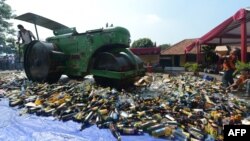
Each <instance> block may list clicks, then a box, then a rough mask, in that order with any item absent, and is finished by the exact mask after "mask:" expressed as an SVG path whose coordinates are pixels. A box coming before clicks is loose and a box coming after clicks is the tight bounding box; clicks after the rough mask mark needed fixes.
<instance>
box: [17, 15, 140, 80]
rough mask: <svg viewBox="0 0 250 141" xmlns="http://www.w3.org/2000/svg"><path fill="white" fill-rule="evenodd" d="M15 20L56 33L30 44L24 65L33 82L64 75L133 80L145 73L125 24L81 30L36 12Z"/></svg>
mask: <svg viewBox="0 0 250 141" xmlns="http://www.w3.org/2000/svg"><path fill="white" fill-rule="evenodd" d="M16 19H19V20H23V21H26V22H30V23H34V24H35V27H36V25H40V26H43V27H45V28H48V29H51V30H53V33H54V35H55V36H53V37H48V38H47V39H46V41H39V40H36V41H32V42H31V43H30V44H28V45H27V47H26V49H25V53H24V68H25V73H26V75H27V77H28V79H30V80H32V81H38V82H49V83H54V82H57V81H58V80H59V79H60V77H61V75H62V74H66V75H67V76H69V77H70V78H83V77H84V76H85V75H88V74H93V76H94V78H95V80H96V81H97V82H99V83H108V82H110V81H115V82H116V83H130V82H132V81H133V79H134V78H135V77H137V76H140V75H143V74H144V68H143V62H142V61H141V60H140V58H138V57H137V56H136V55H134V54H133V53H132V52H131V51H130V50H129V49H128V47H129V44H130V34H129V31H128V30H127V29H125V28H123V27H112V28H106V29H103V28H101V29H96V30H89V31H86V32H84V33H78V32H77V31H76V29H75V28H69V27H66V26H64V25H62V24H60V23H57V22H55V21H52V20H50V19H47V18H44V17H42V16H39V15H36V14H33V13H26V14H23V15H20V16H18V17H16ZM37 35H38V34H37Z"/></svg>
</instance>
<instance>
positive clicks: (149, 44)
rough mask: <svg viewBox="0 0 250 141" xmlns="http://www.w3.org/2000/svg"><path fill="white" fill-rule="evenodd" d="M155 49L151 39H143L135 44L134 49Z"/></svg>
mask: <svg viewBox="0 0 250 141" xmlns="http://www.w3.org/2000/svg"><path fill="white" fill-rule="evenodd" d="M149 47H155V45H154V44H153V42H152V41H151V40H150V39H149V38H141V39H138V40H136V41H134V42H133V44H132V48H149Z"/></svg>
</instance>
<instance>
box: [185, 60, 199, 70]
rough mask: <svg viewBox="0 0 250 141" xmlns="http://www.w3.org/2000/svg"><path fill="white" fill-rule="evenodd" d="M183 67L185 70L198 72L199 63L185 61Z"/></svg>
mask: <svg viewBox="0 0 250 141" xmlns="http://www.w3.org/2000/svg"><path fill="white" fill-rule="evenodd" d="M184 68H185V70H187V71H191V72H198V71H199V65H198V64H197V63H188V62H187V63H186V64H184Z"/></svg>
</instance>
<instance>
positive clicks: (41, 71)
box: [24, 41, 61, 83]
mask: <svg viewBox="0 0 250 141" xmlns="http://www.w3.org/2000/svg"><path fill="white" fill-rule="evenodd" d="M53 50H54V46H53V44H51V43H46V42H41V41H33V42H31V43H30V44H29V45H28V46H27V48H26V50H25V53H24V69H25V73H26V75H27V77H28V79H29V80H32V81H37V82H49V83H54V82H57V81H58V80H59V79H60V77H61V73H60V72H57V71H55V70H56V69H55V68H56V64H55V63H54V61H53V60H52V59H51V54H52V53H51V52H52V51H53Z"/></svg>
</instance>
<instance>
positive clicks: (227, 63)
mask: <svg viewBox="0 0 250 141" xmlns="http://www.w3.org/2000/svg"><path fill="white" fill-rule="evenodd" d="M217 55H218V56H219V57H220V59H222V60H223V71H224V74H223V76H222V85H223V87H224V88H227V87H228V86H229V85H232V84H233V83H234V80H233V73H234V71H235V70H236V67H235V64H236V62H237V60H238V56H237V50H236V49H232V50H231V51H230V54H229V56H221V55H220V54H217Z"/></svg>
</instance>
